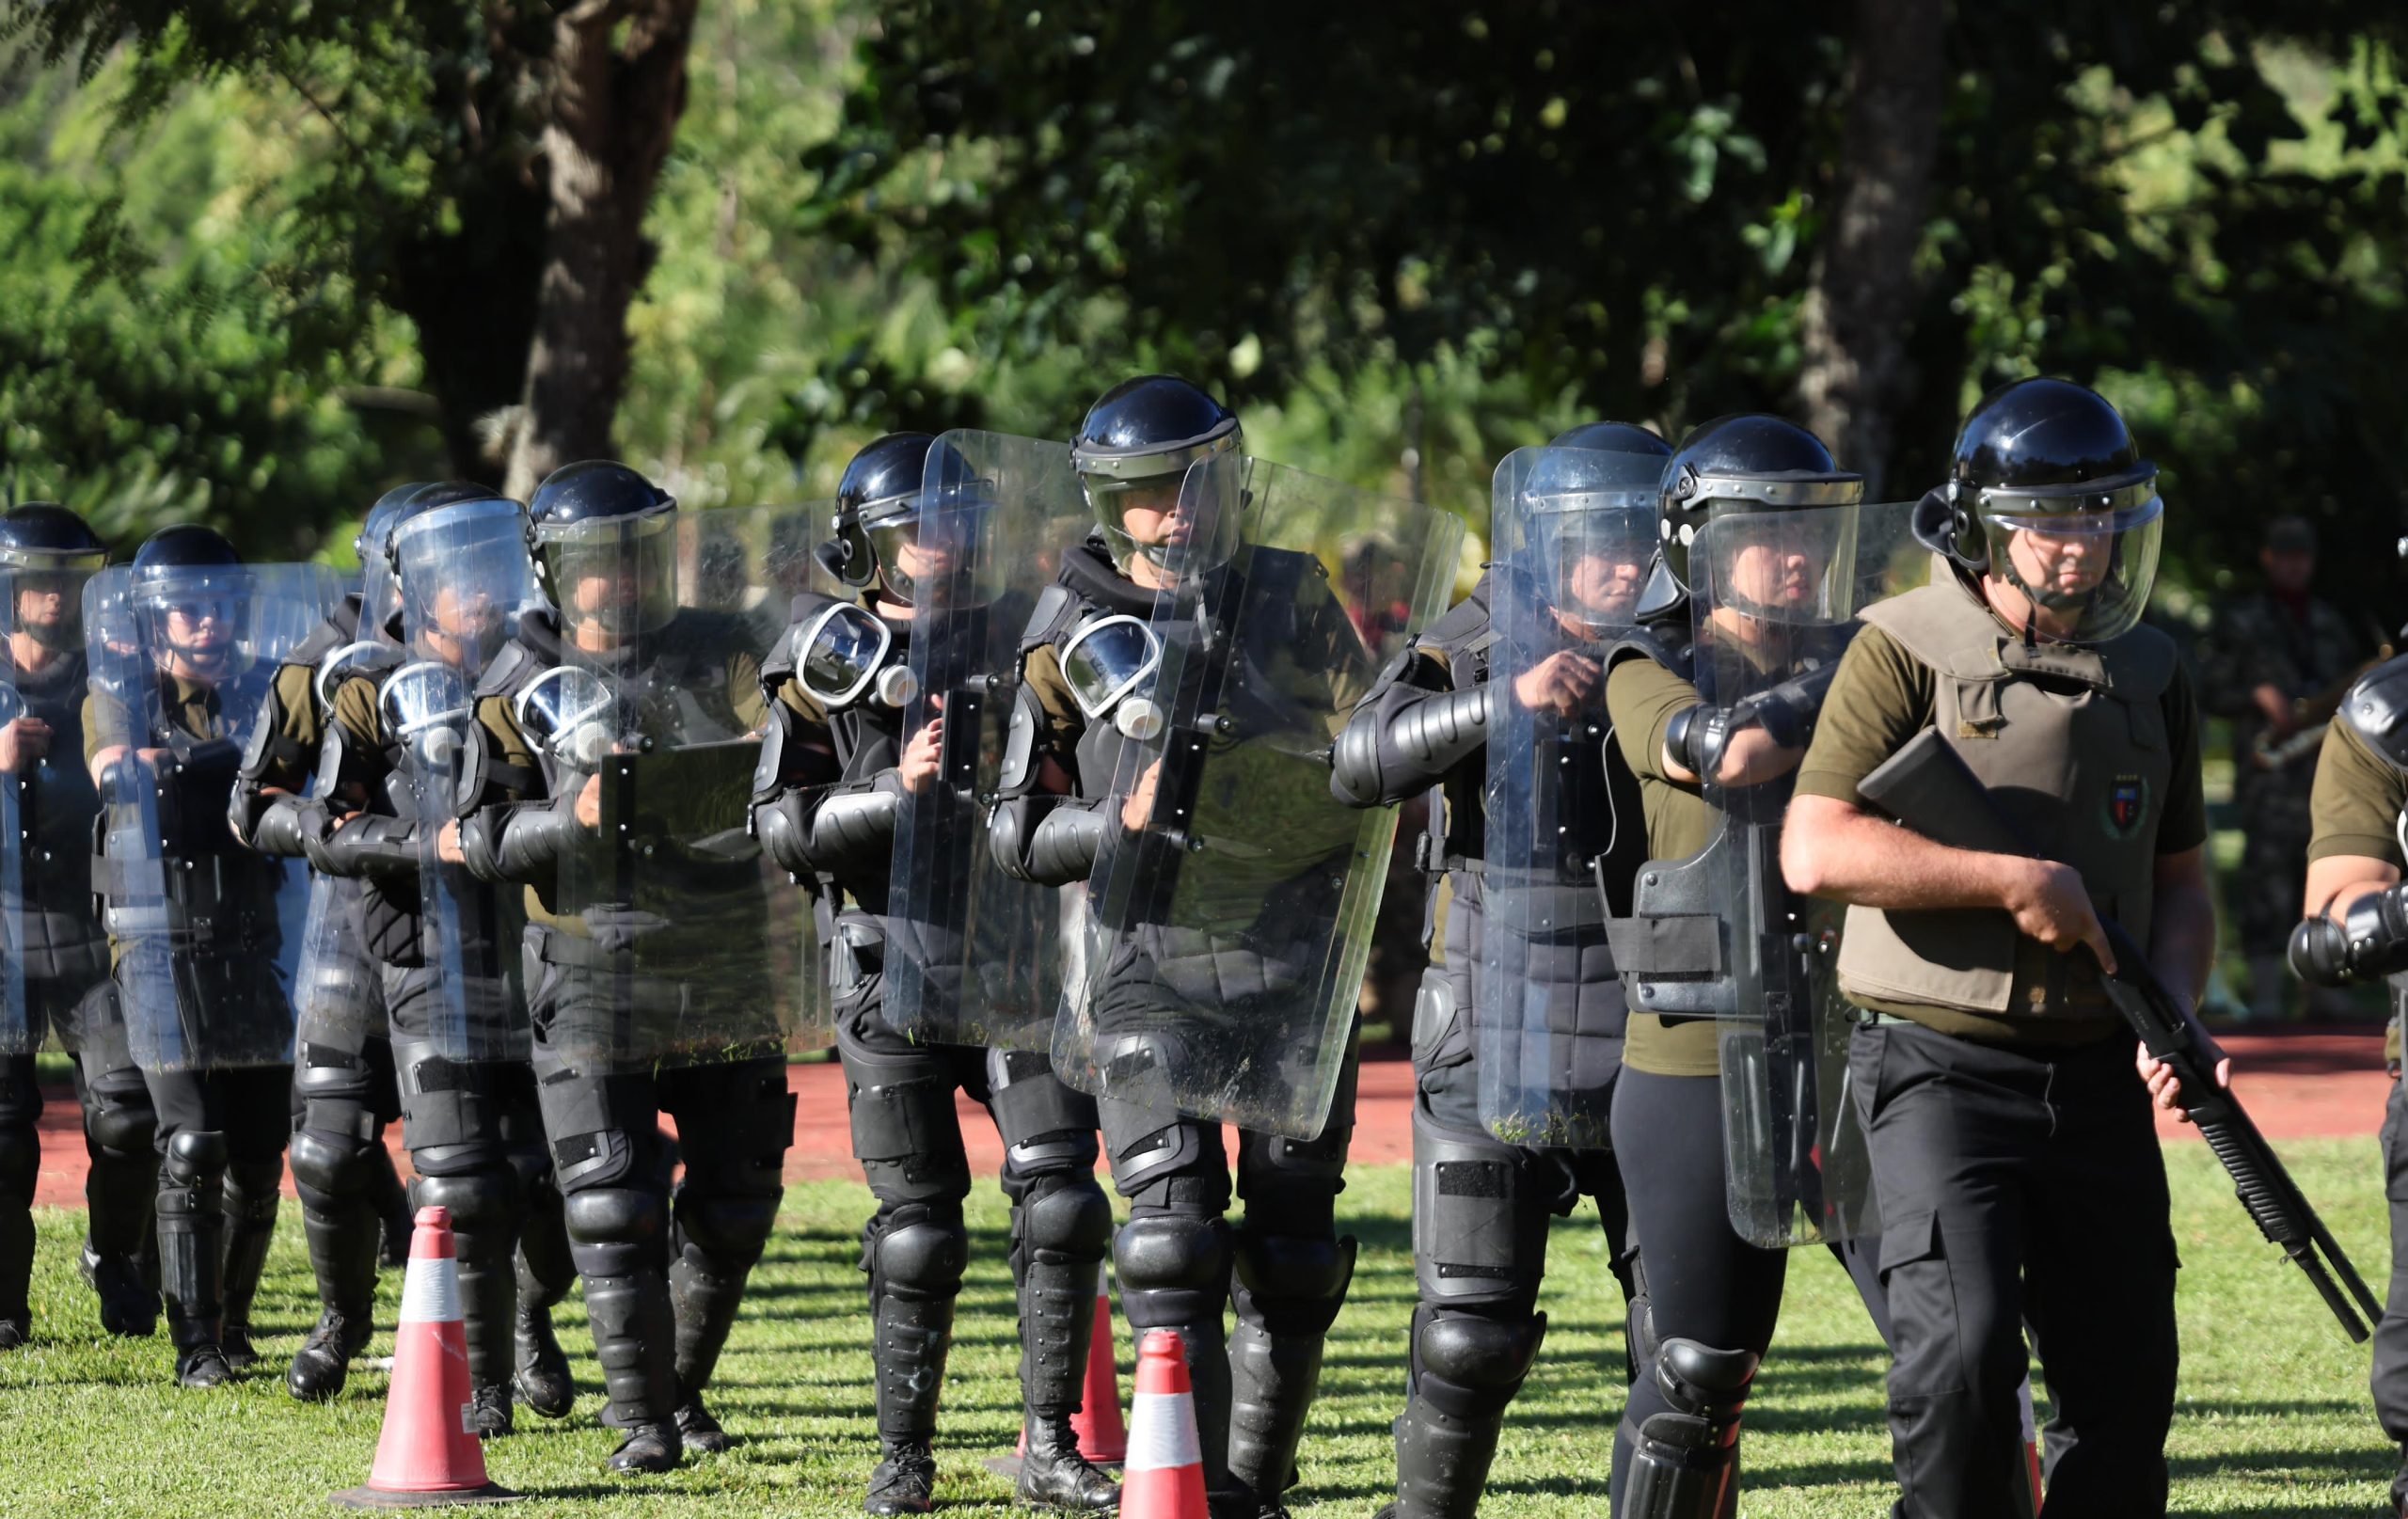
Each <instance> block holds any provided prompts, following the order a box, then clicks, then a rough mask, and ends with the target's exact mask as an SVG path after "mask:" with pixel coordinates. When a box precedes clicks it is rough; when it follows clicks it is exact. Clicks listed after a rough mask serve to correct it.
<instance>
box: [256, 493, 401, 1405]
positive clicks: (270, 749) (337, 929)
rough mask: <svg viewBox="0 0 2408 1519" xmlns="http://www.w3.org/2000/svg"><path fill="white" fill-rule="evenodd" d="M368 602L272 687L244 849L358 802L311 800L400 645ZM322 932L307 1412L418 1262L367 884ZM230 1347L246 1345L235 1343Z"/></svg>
mask: <svg viewBox="0 0 2408 1519" xmlns="http://www.w3.org/2000/svg"><path fill="white" fill-rule="evenodd" d="M438 488H439V487H435V486H430V485H426V484H408V485H397V486H395V487H394V488H393V489H391V490H389V491H387V492H386V493H385V494H384V495H383V496H382V497H380V498H378V499H377V501H376V503H375V504H374V505H373V506H372V507H370V508H369V511H368V515H367V518H366V520H365V521H364V522H363V523H362V524H361V527H360V531H359V534H358V536H357V537H356V539H355V540H354V541H353V544H352V549H353V552H354V554H355V555H356V557H357V558H358V560H359V562H360V563H361V564H362V565H363V566H365V565H368V564H369V563H370V562H372V559H373V558H374V557H375V556H376V555H377V554H379V553H381V551H382V545H383V544H384V542H385V540H386V537H387V536H388V534H389V532H390V531H391V530H392V526H393V523H394V522H395V520H396V519H397V518H398V517H399V516H400V515H401V514H402V513H404V511H406V510H407V509H408V503H409V502H410V501H411V500H412V499H414V498H418V497H420V496H423V495H425V494H427V493H428V492H430V491H433V490H436V489H438ZM360 606H361V593H360V592H352V593H348V594H346V595H345V596H344V597H343V599H342V601H341V603H340V604H339V605H337V607H336V608H335V609H334V612H333V614H332V615H331V616H329V617H328V618H327V619H326V620H325V622H324V623H322V624H320V625H318V627H317V628H316V629H315V630H314V631H313V632H311V634H310V635H309V638H307V639H305V640H303V641H302V642H301V644H300V646H299V647H297V648H295V649H293V651H292V653H291V654H290V655H289V656H288V657H287V658H286V659H285V662H284V663H283V664H282V665H281V666H279V667H278V668H277V672H276V674H275V677H274V679H273V680H272V682H271V683H270V685H269V687H268V692H267V699H266V703H265V704H264V705H263V706H262V708H261V712H260V717H259V722H258V726H257V728H256V729H255V731H254V732H253V733H252V734H251V735H250V744H249V746H248V748H247V749H246V751H245V752H244V757H243V767H242V769H241V771H240V773H239V775H238V777H237V779H236V781H235V783H234V805H233V813H232V815H231V817H230V824H231V826H232V827H233V830H234V833H235V836H236V837H237V838H239V839H242V840H243V841H245V842H246V843H247V844H249V845H250V846H251V847H253V848H255V849H258V850H260V851H261V852H262V853H265V854H273V855H277V856H280V857H283V858H287V859H294V860H298V859H302V858H304V857H305V855H306V853H307V849H306V846H307V845H308V844H309V843H312V842H316V841H317V840H320V839H322V838H323V837H324V835H325V833H326V831H328V830H329V828H330V827H331V825H332V818H333V815H335V814H336V813H337V812H338V811H340V810H342V809H343V808H345V807H346V806H347V804H348V801H349V799H339V798H335V797H331V796H321V795H312V794H311V793H312V784H311V783H312V782H313V780H314V779H315V778H316V777H317V775H318V773H319V763H320V759H321V752H322V751H323V749H324V748H325V737H326V730H327V723H328V720H329V718H330V713H329V712H328V710H327V707H328V701H329V698H330V697H331V696H332V694H333V691H334V689H335V688H336V687H337V686H338V685H340V683H341V680H342V679H343V678H344V676H345V674H346V672H348V671H349V670H350V669H351V668H353V666H354V665H356V664H357V663H358V662H360V661H361V660H362V658H363V657H366V658H367V659H369V660H371V661H375V660H378V659H379V658H380V657H381V656H383V655H384V654H385V653H386V651H388V650H389V647H390V646H389V645H388V644H383V643H380V642H378V641H376V640H375V636H374V635H375V625H376V623H377V622H378V620H379V618H380V617H381V616H382V615H383V611H384V609H379V610H378V611H377V612H376V613H375V614H372V615H370V616H369V617H368V618H367V627H366V629H365V631H363V629H362V625H361V610H360ZM311 891H312V894H313V899H312V902H311V905H310V914H311V921H312V923H313V924H316V925H318V926H320V927H321V930H322V931H321V932H320V933H319V934H318V935H317V936H316V937H317V939H318V943H317V944H316V945H315V946H314V947H315V948H316V949H317V950H318V951H319V953H316V954H311V955H309V956H308V957H306V959H307V963H305V965H304V967H303V970H302V979H301V985H300V987H299V990H298V999H297V1000H298V1002H299V1005H298V1007H296V1008H295V1009H294V1011H295V1013H296V1015H297V1017H298V1020H299V1022H298V1027H297V1029H296V1032H295V1036H294V1039H295V1043H294V1050H293V1056H294V1058H293V1108H294V1112H293V1157H292V1158H293V1186H294V1188H295V1190H296V1191H297V1192H298V1193H299V1194H300V1196H301V1224H302V1229H303V1234H304V1237H305V1238H306V1239H307V1240H308V1242H309V1269H310V1271H311V1273H312V1274H314V1275H315V1276H316V1278H317V1282H318V1299H319V1303H320V1305H321V1307H320V1314H319V1319H318V1322H317V1324H316V1325H315V1326H314V1327H313V1328H312V1329H311V1330H310V1331H309V1336H308V1337H306V1338H305V1339H304V1340H303V1342H302V1345H301V1349H300V1350H299V1352H297V1353H295V1354H294V1355H293V1364H292V1366H291V1367H290V1368H289V1369H287V1370H286V1372H285V1385H286V1387H287V1388H288V1389H289V1390H290V1391H291V1392H292V1394H293V1397H295V1398H297V1399H301V1400H305V1401H306V1400H317V1399H323V1398H331V1397H333V1396H334V1395H335V1394H337V1393H339V1392H341V1390H342V1386H343V1382H344V1379H345V1377H346V1376H347V1375H348V1369H349V1363H350V1359H351V1357H352V1356H353V1355H354V1354H356V1353H357V1352H358V1349H359V1347H360V1346H362V1345H364V1344H366V1343H367V1341H368V1336H369V1333H370V1332H371V1330H372V1328H373V1327H374V1322H373V1321H374V1308H375V1292H376V1266H377V1255H378V1237H379V1233H380V1231H381V1233H382V1234H383V1236H384V1237H385V1242H386V1246H387V1248H388V1251H389V1250H390V1249H391V1248H392V1247H393V1246H394V1245H396V1244H398V1245H400V1246H401V1247H402V1249H403V1250H404V1252H406V1249H407V1242H408V1239H409V1232H410V1230H409V1204H408V1200H407V1199H406V1198H405V1197H404V1195H403V1194H402V1186H401V1179H400V1178H399V1177H398V1176H396V1175H395V1174H394V1171H393V1160H392V1154H391V1152H390V1151H389V1150H388V1149H387V1148H386V1147H385V1138H384V1135H385V1126H386V1125H387V1124H388V1123H390V1122H391V1121H392V1120H393V1119H394V1118H396V1117H398V1116H400V1114H401V1098H400V1094H399V1093H398V1092H397V1091H396V1090H395V1089H394V1085H393V1055H392V1048H391V1045H390V1043H389V1042H388V1039H387V1037H386V1035H385V1032H384V1031H385V1027H386V1019H385V1006H384V1002H383V998H382V995H381V993H380V992H379V990H378V989H377V986H376V981H375V967H374V964H373V962H372V960H371V958H370V957H369V955H368V952H367V949H366V948H365V946H363V945H362V944H361V942H360V937H359V936H360V929H361V924H360V921H359V914H360V892H359V888H358V885H357V883H356V882H352V881H343V880H339V879H336V878H330V877H329V878H322V879H321V880H320V881H318V882H316V883H315V884H313V886H312V888H311ZM229 1337H230V1338H232V1337H233V1336H232V1335H231V1334H230V1336H229Z"/></svg>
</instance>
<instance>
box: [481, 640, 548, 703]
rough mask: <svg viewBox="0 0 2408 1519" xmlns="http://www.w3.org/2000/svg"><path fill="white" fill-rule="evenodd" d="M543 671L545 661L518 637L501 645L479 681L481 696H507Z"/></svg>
mask: <svg viewBox="0 0 2408 1519" xmlns="http://www.w3.org/2000/svg"><path fill="white" fill-rule="evenodd" d="M542 672H543V661H542V660H540V659H538V658H537V657H535V652H534V651H533V650H532V649H530V648H528V647H527V645H526V644H524V643H522V642H520V641H518V640H516V639H512V640H511V641H509V642H507V643H505V644H503V645H502V646H501V652H500V653H499V654H497V655H495V656H494V657H493V663H491V664H489V665H487V666H485V672H484V674H483V675H482V676H481V677H479V679H478V681H477V694H478V695H479V696H507V695H509V694H510V693H511V692H512V691H515V690H516V689H517V688H519V687H520V686H522V685H524V684H525V683H527V682H528V681H530V680H532V679H534V678H535V676H537V675H538V674H541V673H542Z"/></svg>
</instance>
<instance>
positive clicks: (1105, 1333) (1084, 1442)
mask: <svg viewBox="0 0 2408 1519" xmlns="http://www.w3.org/2000/svg"><path fill="white" fill-rule="evenodd" d="M1070 1429H1071V1432H1073V1433H1075V1434H1077V1435H1078V1437H1079V1454H1080V1455H1082V1456H1085V1457H1086V1458H1087V1461H1088V1463H1089V1464H1093V1465H1097V1466H1117V1465H1118V1464H1120V1463H1121V1462H1123V1461H1126V1460H1128V1459H1129V1430H1128V1427H1127V1426H1126V1425H1124V1424H1122V1423H1121V1422H1120V1365H1119V1363H1118V1362H1117V1361H1116V1360H1114V1359H1113V1353H1112V1267H1111V1266H1110V1265H1109V1264H1099V1265H1097V1267H1096V1269H1095V1337H1094V1338H1093V1339H1091V1340H1089V1341H1088V1342H1087V1385H1086V1390H1085V1392H1084V1393H1083V1394H1081V1396H1080V1399H1079V1411H1078V1412H1077V1413H1075V1414H1073V1415H1071V1416H1070ZM1019 1454H1020V1455H1022V1456H1025V1455H1027V1454H1028V1429H1027V1427H1026V1426H1025V1425H1023V1426H1022V1428H1021V1432H1020V1450H1019Z"/></svg>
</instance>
